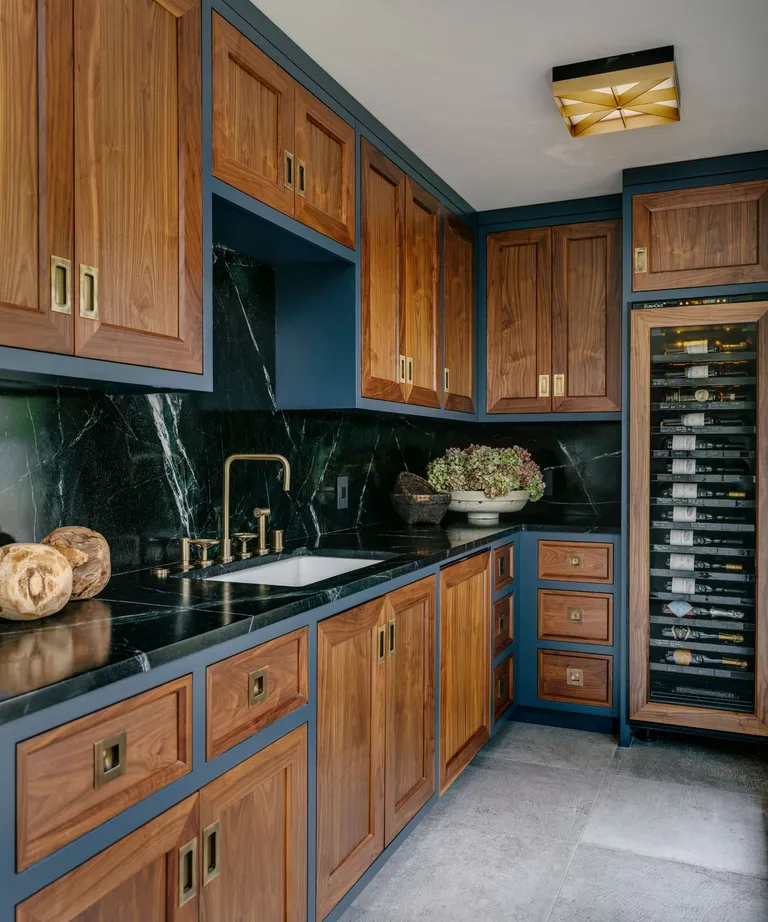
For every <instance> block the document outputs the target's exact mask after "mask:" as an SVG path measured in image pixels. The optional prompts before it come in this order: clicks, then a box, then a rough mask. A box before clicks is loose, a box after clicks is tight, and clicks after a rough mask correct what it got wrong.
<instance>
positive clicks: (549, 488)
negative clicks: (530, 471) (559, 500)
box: [541, 470, 555, 496]
mask: <svg viewBox="0 0 768 922" xmlns="http://www.w3.org/2000/svg"><path fill="white" fill-rule="evenodd" d="M541 473H542V476H543V477H544V495H545V496H552V494H553V493H554V492H555V491H554V488H553V484H552V481H553V477H552V474H553V471H551V470H549V471H542V472H541Z"/></svg>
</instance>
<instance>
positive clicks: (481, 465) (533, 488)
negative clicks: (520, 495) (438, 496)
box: [427, 445, 544, 503]
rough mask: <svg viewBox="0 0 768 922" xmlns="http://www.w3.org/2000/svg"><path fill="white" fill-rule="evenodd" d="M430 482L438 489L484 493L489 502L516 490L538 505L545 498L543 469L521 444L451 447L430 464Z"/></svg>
mask: <svg viewBox="0 0 768 922" xmlns="http://www.w3.org/2000/svg"><path fill="white" fill-rule="evenodd" d="M427 480H429V482H430V483H431V484H432V486H433V487H434V488H435V489H436V490H440V491H446V492H452V491H453V490H482V491H483V493H485V495H486V496H487V497H488V499H498V498H499V497H500V496H506V495H507V493H511V492H512V491H513V490H525V492H526V493H527V494H528V497H529V499H530V500H531V501H532V502H534V503H535V502H537V501H538V500H540V499H541V497H542V496H543V495H544V477H543V476H542V473H541V468H540V467H539V465H538V464H536V462H535V461H533V460H532V459H531V455H530V452H528V451H526V450H525V449H524V448H520V446H519V445H513V446H512V448H491V447H490V446H488V445H470V446H469V448H466V449H462V448H449V449H448V451H446V453H445V454H444V455H443V456H442V458H435V460H434V461H430V463H429V465H428V467H427Z"/></svg>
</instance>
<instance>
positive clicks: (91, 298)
mask: <svg viewBox="0 0 768 922" xmlns="http://www.w3.org/2000/svg"><path fill="white" fill-rule="evenodd" d="M80 316H81V317H84V318H85V319H86V320H98V319H99V270H98V269H97V268H96V267H95V266H83V265H81V266H80Z"/></svg>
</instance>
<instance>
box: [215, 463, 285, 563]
mask: <svg viewBox="0 0 768 922" xmlns="http://www.w3.org/2000/svg"><path fill="white" fill-rule="evenodd" d="M234 461H278V462H279V463H280V464H282V466H283V489H284V490H285V492H286V493H287V492H288V491H289V490H290V489H291V465H290V464H289V463H288V459H287V458H286V457H285V456H284V455H277V454H255V455H252V454H238V455H230V456H229V457H228V458H227V459H226V461H225V462H224V490H223V496H222V502H221V509H222V513H221V515H222V519H223V530H224V536H223V537H222V539H221V559H222V562H223V563H229V562H230V561H231V560H233V555H232V539H231V538H230V536H229V481H230V468H231V467H232V463H233V462H234Z"/></svg>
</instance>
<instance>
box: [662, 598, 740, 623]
mask: <svg viewBox="0 0 768 922" xmlns="http://www.w3.org/2000/svg"><path fill="white" fill-rule="evenodd" d="M661 611H662V613H663V614H665V615H674V616H675V618H709V619H711V620H714V621H743V620H744V612H743V611H740V610H739V609H738V608H718V607H717V606H716V605H691V603H690V602H686V601H684V600H683V599H675V600H674V601H672V602H666V603H665V604H664V606H663V608H662V609H661Z"/></svg>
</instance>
